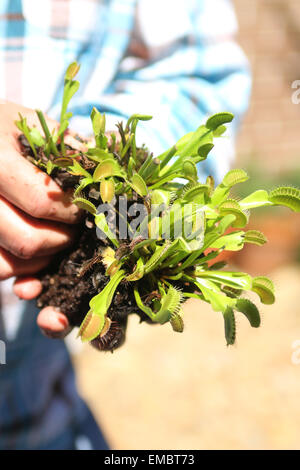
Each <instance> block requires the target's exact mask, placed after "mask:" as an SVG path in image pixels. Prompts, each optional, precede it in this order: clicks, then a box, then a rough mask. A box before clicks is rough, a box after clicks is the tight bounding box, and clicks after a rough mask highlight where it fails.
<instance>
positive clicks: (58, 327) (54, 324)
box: [37, 307, 72, 339]
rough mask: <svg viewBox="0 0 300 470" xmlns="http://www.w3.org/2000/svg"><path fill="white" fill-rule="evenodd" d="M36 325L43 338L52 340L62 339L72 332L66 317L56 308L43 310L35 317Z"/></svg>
mask: <svg viewBox="0 0 300 470" xmlns="http://www.w3.org/2000/svg"><path fill="white" fill-rule="evenodd" d="M37 324H38V326H39V327H40V328H41V330H42V332H43V333H44V335H45V336H48V337H49V338H54V339H56V338H57V339H62V338H64V337H65V336H66V335H67V334H69V333H70V331H71V330H72V328H71V327H70V325H69V320H68V318H67V317H66V315H65V314H63V313H61V312H60V311H59V310H58V309H57V308H56V307H45V308H43V309H42V310H41V311H40V313H39V315H38V317H37Z"/></svg>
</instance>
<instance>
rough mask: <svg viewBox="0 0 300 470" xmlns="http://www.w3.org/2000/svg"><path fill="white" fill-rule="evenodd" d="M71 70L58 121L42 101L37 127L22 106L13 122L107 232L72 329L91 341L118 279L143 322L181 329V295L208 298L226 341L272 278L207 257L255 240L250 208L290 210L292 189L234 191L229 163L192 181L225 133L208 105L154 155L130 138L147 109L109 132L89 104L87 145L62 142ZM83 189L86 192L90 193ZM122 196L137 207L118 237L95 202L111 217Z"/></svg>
mask: <svg viewBox="0 0 300 470" xmlns="http://www.w3.org/2000/svg"><path fill="white" fill-rule="evenodd" d="M78 70H79V66H78V65H77V63H73V64H71V65H70V66H69V68H68V70H67V72H66V75H65V86H64V95H63V102H62V110H61V120H60V126H59V128H58V130H56V131H54V132H53V133H50V131H49V129H48V126H47V124H46V120H45V118H44V116H43V113H42V112H41V111H37V115H38V118H39V120H40V123H41V126H42V129H43V135H42V134H41V133H40V132H39V131H38V130H37V128H35V127H33V128H29V127H28V125H27V123H26V119H25V118H23V117H22V116H20V120H19V121H18V122H16V124H17V126H18V128H19V129H20V130H21V131H22V133H23V134H24V136H25V137H26V139H27V141H28V144H29V145H30V147H31V155H32V157H31V161H32V162H33V163H34V164H35V165H37V166H39V167H40V168H42V169H43V170H44V171H47V172H48V174H49V175H53V174H55V172H59V171H63V172H67V173H68V174H70V175H73V176H76V177H77V183H78V184H77V187H76V188H75V189H74V197H73V202H74V204H76V205H78V206H79V207H80V208H81V209H83V211H85V212H86V213H87V214H88V216H89V217H90V218H92V220H93V222H94V224H95V225H96V227H97V228H98V230H99V231H100V232H101V234H102V235H103V234H105V237H106V241H105V243H103V237H100V238H101V239H100V238H99V253H98V256H97V257H96V258H95V259H93V260H91V263H92V264H95V263H101V264H102V265H104V266H105V269H106V276H107V283H106V286H105V287H104V288H103V289H102V290H100V291H99V292H98V293H97V295H95V296H94V297H93V298H91V300H90V310H89V311H88V312H84V313H85V317H84V319H83V321H82V324H81V326H80V329H79V336H80V337H81V339H82V340H83V341H94V340H96V339H97V338H103V337H104V336H105V334H106V333H107V331H108V330H109V329H110V328H113V325H112V323H113V322H112V321H111V319H110V318H109V315H108V311H109V307H110V305H111V302H112V299H113V297H114V295H115V293H116V291H117V289H118V286H119V285H120V284H121V283H123V284H125V285H127V286H128V288H131V289H132V290H133V292H134V299H135V302H136V306H135V309H133V310H135V311H136V309H138V310H139V311H142V312H143V313H144V314H145V315H146V316H147V317H148V318H149V321H151V322H154V323H160V324H165V323H170V324H171V326H172V328H173V330H174V331H176V332H182V331H183V329H184V324H183V319H182V304H183V302H184V301H185V300H186V299H188V298H191V297H192V298H197V299H201V300H202V301H205V302H208V303H209V304H211V306H212V308H213V310H215V311H218V312H221V313H222V315H223V318H224V324H225V337H226V341H227V344H233V343H234V342H235V337H236V323H235V315H236V312H241V313H242V314H244V315H245V316H246V317H247V319H248V320H249V322H250V325H251V326H252V327H255V328H257V327H259V325H260V314H259V311H258V308H257V307H256V305H255V304H254V303H253V302H252V301H250V300H249V299H247V298H246V297H245V293H246V292H247V291H253V292H255V293H256V294H257V295H258V297H259V299H260V301H261V302H262V303H264V304H272V303H273V302H274V301H275V296H274V286H273V283H272V281H271V280H270V279H268V278H267V277H264V276H258V277H251V276H250V275H248V274H247V273H241V272H233V271H225V270H224V269H223V268H224V264H222V263H220V262H214V261H213V260H214V259H215V258H217V257H218V255H219V254H220V253H222V251H224V250H229V251H237V250H241V249H242V248H243V247H244V245H245V244H246V243H253V244H256V245H259V246H262V245H264V244H265V243H266V241H267V240H266V238H265V236H264V235H263V234H262V233H261V232H259V231H257V230H247V229H246V228H245V227H246V226H247V224H248V221H249V216H250V210H251V209H255V208H257V207H262V206H275V205H282V206H286V207H288V208H290V209H292V210H293V211H297V212H299V211H300V191H299V189H296V188H291V187H278V188H276V189H274V190H273V191H270V192H267V191H264V190H257V191H255V192H253V193H252V194H250V195H249V196H248V197H246V198H244V199H242V200H236V199H235V198H234V197H233V196H232V188H233V186H235V185H237V184H239V183H243V182H244V181H246V180H247V179H248V175H247V173H246V172H245V171H244V170H241V169H233V170H231V171H229V172H228V173H227V174H226V175H225V176H224V178H223V181H222V182H221V183H220V184H218V185H215V183H214V179H213V177H212V176H208V177H207V179H206V181H204V182H201V181H199V179H198V172H197V165H198V164H199V163H200V162H202V161H204V160H205V159H206V158H207V157H208V155H209V153H210V151H211V150H212V149H213V146H214V144H213V141H214V139H215V138H220V137H222V136H223V134H224V133H225V131H226V124H228V123H230V122H231V121H232V119H233V115H232V114H231V113H229V112H223V113H218V114H215V115H214V116H212V117H210V118H209V119H208V120H207V121H206V123H205V125H201V126H200V127H199V128H198V129H197V130H196V131H194V132H190V133H189V134H187V135H185V136H184V137H182V138H181V139H180V140H179V141H178V142H177V143H176V144H175V145H174V146H173V147H171V148H169V149H168V150H166V151H165V152H164V153H163V154H161V155H158V156H155V157H154V156H153V155H152V154H151V153H150V152H149V151H148V150H147V149H145V148H144V147H142V148H140V147H137V145H136V130H137V126H138V123H139V121H147V120H149V119H151V116H144V115H139V114H135V115H133V116H131V117H130V118H129V119H128V121H127V122H126V124H125V125H123V124H122V123H119V124H117V128H118V133H111V134H110V136H108V135H107V134H106V129H105V115H104V114H101V113H100V112H99V111H98V110H97V109H95V108H94V109H93V110H92V113H91V121H92V127H93V132H94V139H93V141H92V142H89V143H87V149H86V151H76V150H74V149H72V148H70V147H69V146H68V145H66V144H65V140H64V138H65V133H66V131H67V129H68V125H69V122H68V121H69V119H70V117H71V113H69V112H68V110H67V108H68V104H69V101H70V99H71V98H72V96H73V95H74V93H75V92H76V91H77V90H78V87H79V82H78V81H76V80H74V78H75V76H76V74H77V72H78ZM91 191H92V192H93V194H94V198H91V197H90V195H91ZM95 194H96V195H98V196H97V197H98V200H97V197H96V198H95ZM121 197H126V198H127V200H128V203H129V205H130V204H131V205H134V204H136V203H142V204H143V205H144V207H145V208H146V213H145V215H144V217H143V218H142V220H141V221H140V223H139V224H138V225H137V226H135V228H134V230H133V229H132V227H131V226H130V224H129V222H128V221H125V223H126V224H127V228H128V237H127V239H125V240H124V239H122V238H121V237H120V236H119V235H120V234H119V231H118V230H115V229H113V228H112V226H111V223H110V219H109V217H107V215H105V213H104V212H99V210H98V209H97V204H101V203H103V204H106V205H108V206H109V207H110V209H111V211H112V212H115V215H116V217H117V218H118V220H120V218H123V217H124V216H126V214H122V213H121V212H120V210H119V201H120V198H121ZM96 203H97V204H96ZM187 207H189V210H186V208H187ZM183 222H184V223H186V224H187V225H188V226H189V227H190V228H191V230H190V231H189V234H188V235H186V234H185V233H183V232H180V233H179V235H178V231H177V227H178V225H182V223H183ZM191 233H192V236H190V235H191ZM166 234H167V236H166ZM83 269H86V268H85V267H83Z"/></svg>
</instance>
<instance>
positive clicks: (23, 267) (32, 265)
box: [0, 248, 51, 281]
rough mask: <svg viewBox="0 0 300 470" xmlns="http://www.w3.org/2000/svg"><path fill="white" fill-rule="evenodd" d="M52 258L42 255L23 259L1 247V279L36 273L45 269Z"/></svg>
mask: <svg viewBox="0 0 300 470" xmlns="http://www.w3.org/2000/svg"><path fill="white" fill-rule="evenodd" d="M50 259H51V258H50V257H49V256H41V257H39V258H33V259H31V260H22V259H19V258H16V257H15V256H14V255H12V254H10V253H8V252H7V251H6V250H4V249H3V248H0V281H4V280H5V279H9V278H10V277H15V276H25V275H29V274H34V273H36V272H38V271H40V270H41V269H44V268H45V267H46V266H47V265H48V264H49V262H50Z"/></svg>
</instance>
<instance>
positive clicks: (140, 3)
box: [0, 0, 251, 449]
mask: <svg viewBox="0 0 300 470" xmlns="http://www.w3.org/2000/svg"><path fill="white" fill-rule="evenodd" d="M236 31H237V23H236V18H235V14H234V11H233V8H232V4H231V2H230V0H1V2H0V98H3V99H8V100H11V101H14V102H17V103H20V104H23V105H25V106H28V107H31V108H37V107H38V108H41V109H43V110H44V111H46V112H48V114H50V115H52V116H53V117H58V115H59V103H60V98H61V95H62V87H63V77H64V72H65V70H66V67H67V65H68V64H69V63H70V62H72V61H74V60H77V61H78V62H79V63H80V64H81V70H80V72H79V77H78V78H79V80H80V83H81V87H80V91H79V93H78V94H77V96H76V97H75V98H74V100H73V104H72V106H71V111H72V112H73V113H74V117H73V120H72V126H73V128H75V129H76V130H77V131H79V132H80V133H86V134H89V133H90V132H91V126H90V121H89V117H88V116H89V114H90V112H91V109H92V107H93V106H97V107H98V108H99V110H100V111H101V112H105V113H106V116H107V122H108V126H109V128H110V129H111V130H113V129H114V125H115V123H116V122H117V121H119V120H122V119H127V118H128V116H129V115H130V114H132V113H143V114H151V115H153V120H152V121H150V122H149V121H148V122H147V123H144V124H142V123H141V125H140V128H139V138H140V143H146V144H147V145H148V146H149V148H150V149H151V150H152V151H153V152H154V153H160V152H162V151H164V150H165V149H166V148H168V147H169V146H171V145H173V143H174V142H175V141H176V140H178V138H180V137H181V136H182V135H183V134H185V133H187V132H190V131H192V130H194V129H196V128H197V127H198V126H199V125H200V124H201V123H202V122H203V121H204V120H205V119H206V117H207V116H208V115H209V114H212V113H214V112H218V111H222V110H228V111H231V112H233V113H234V114H235V115H236V121H235V123H234V125H233V126H232V129H231V132H230V134H229V137H228V138H222V139H219V141H218V144H217V145H216V148H215V149H214V154H213V155H212V156H210V157H209V159H208V160H207V162H205V164H204V165H203V164H202V165H201V167H202V170H201V171H202V173H203V176H205V174H213V175H214V176H215V178H216V179H217V180H218V179H220V178H221V176H222V175H223V174H224V173H225V172H226V171H227V170H228V169H229V166H230V164H231V162H232V159H233V155H234V135H235V133H236V129H237V127H238V124H239V122H240V120H241V118H242V116H243V113H244V112H245V110H246V109H247V105H248V100H249V94H250V88H251V79H250V74H249V66H248V62H247V60H246V58H245V56H244V54H243V52H242V50H241V49H240V47H239V46H238V45H237V43H236V42H235V33H236ZM3 300H4V302H5V298H4V299H3ZM20 305H21V304H19V306H20ZM20 308H21V310H22V312H23V313H22V314H21V316H20V318H21V321H20V322H19V323H20V324H19V328H18V329H17V331H15V333H14V337H13V338H12V337H6V336H5V335H6V330H5V328H4V325H5V322H1V321H0V339H5V338H6V341H7V344H8V355H7V365H5V366H1V365H0V390H1V392H0V448H2V449H3V448H4V449H5V448H49V447H50V448H51V447H52V448H57V447H58V448H59V447H61V448H64V447H65V448H66V447H68V446H69V447H70V446H71V442H73V440H72V439H73V437H74V435H75V434H74V433H75V431H74V429H75V428H76V426H77V428H78V427H79V424H78V423H80V422H83V421H84V420H85V419H86V416H87V413H88V412H87V411H86V409H85V406H84V405H83V403H82V402H81V400H80V399H79V397H78V396H77V394H76V390H75V385H74V378H73V373H72V370H71V365H70V362H69V359H68V356H67V352H66V350H65V347H64V345H63V343H60V342H54V341H51V340H48V339H46V338H43V337H42V336H41V335H40V333H39V331H38V329H37V327H36V326H35V321H34V318H35V314H34V312H33V310H32V309H29V307H28V305H27V307H26V308H27V311H26V312H25V307H23V306H22V305H21V306H20ZM10 309H11V307H10ZM0 319H1V315H0ZM6 324H8V322H6ZM72 433H73V434H72ZM103 446H104V447H105V443H103Z"/></svg>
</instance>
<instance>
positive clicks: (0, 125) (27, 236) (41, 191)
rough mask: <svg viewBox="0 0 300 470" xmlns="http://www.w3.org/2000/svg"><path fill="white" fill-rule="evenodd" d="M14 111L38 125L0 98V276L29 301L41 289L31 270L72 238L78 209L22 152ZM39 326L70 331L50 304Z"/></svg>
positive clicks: (24, 111)
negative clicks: (10, 281) (9, 279)
mask: <svg viewBox="0 0 300 470" xmlns="http://www.w3.org/2000/svg"><path fill="white" fill-rule="evenodd" d="M18 113H21V114H22V115H23V116H24V117H26V118H27V122H28V125H29V126H31V127H32V126H33V125H35V126H36V127H37V128H39V129H40V125H39V122H38V118H37V116H36V114H35V112H34V111H33V110H31V109H28V108H24V107H22V106H19V105H16V104H14V103H10V102H6V101H2V102H0V165H1V172H0V217H1V225H0V280H5V279H8V278H10V277H17V280H16V282H15V287H14V290H15V293H16V295H18V297H20V298H22V299H26V300H29V299H32V298H35V297H37V296H38V295H39V294H40V292H41V288H42V286H41V284H40V282H39V281H38V280H37V279H36V278H35V277H34V274H35V273H36V272H38V271H40V270H41V269H43V268H44V267H46V266H47V264H48V263H49V261H50V259H51V256H52V255H53V254H55V253H57V252H58V251H60V250H62V249H64V248H66V247H67V246H68V245H69V244H70V243H71V242H72V240H73V233H74V230H73V228H72V224H75V223H76V222H78V219H79V211H78V208H77V207H76V206H75V205H73V204H71V202H70V197H69V196H70V195H69V194H68V193H66V192H64V191H62V190H61V189H60V188H59V187H58V185H57V184H56V183H55V182H54V181H53V180H52V179H51V178H50V177H49V176H48V175H47V174H45V173H44V172H42V171H41V170H39V169H38V168H37V167H35V166H34V165H32V164H31V163H30V162H28V161H27V160H26V159H25V158H24V157H23V156H22V155H21V153H20V147H19V143H18V135H19V134H20V131H19V130H18V129H17V127H16V126H15V124H14V121H15V120H16V119H18ZM47 123H48V126H49V129H50V130H52V129H53V128H55V127H57V126H58V124H57V123H56V122H55V121H53V120H51V119H49V118H48V119H47ZM38 324H39V326H40V327H41V328H42V329H43V330H44V332H45V333H46V334H48V335H49V334H52V335H54V336H59V335H61V334H62V335H64V334H65V333H66V332H68V330H69V324H68V320H67V318H66V316H65V315H63V314H62V313H60V312H57V311H56V310H55V309H54V308H53V307H46V308H45V309H43V310H41V312H40V314H39V317H38Z"/></svg>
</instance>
